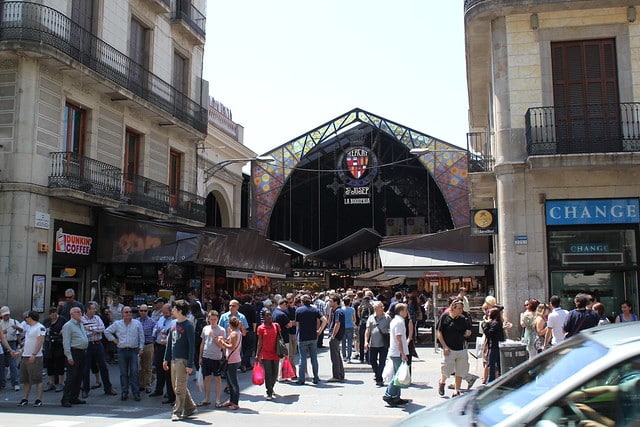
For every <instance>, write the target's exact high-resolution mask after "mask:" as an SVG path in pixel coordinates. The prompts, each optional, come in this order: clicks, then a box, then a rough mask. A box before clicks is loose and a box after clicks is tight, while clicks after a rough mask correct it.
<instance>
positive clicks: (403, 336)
mask: <svg viewBox="0 0 640 427" xmlns="http://www.w3.org/2000/svg"><path fill="white" fill-rule="evenodd" d="M394 312H395V314H396V315H395V316H394V317H393V319H392V320H391V324H390V325H389V335H390V340H389V341H390V343H389V353H388V355H389V358H390V359H391V362H393V372H394V374H395V373H396V372H397V371H398V368H399V367H400V364H401V363H402V362H406V361H408V360H409V358H408V354H409V345H408V343H407V330H406V326H405V319H406V318H407V316H408V315H409V311H408V310H407V305H406V304H404V303H401V302H400V303H397V304H396V305H395V306H394ZM382 399H383V400H384V401H385V402H387V404H388V405H389V406H400V405H405V404H407V403H408V402H409V401H408V400H406V399H402V398H400V387H398V386H397V385H394V384H393V381H389V385H388V386H387V391H386V392H385V393H384V396H383V397H382Z"/></svg>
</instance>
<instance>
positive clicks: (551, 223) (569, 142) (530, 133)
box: [464, 0, 640, 338]
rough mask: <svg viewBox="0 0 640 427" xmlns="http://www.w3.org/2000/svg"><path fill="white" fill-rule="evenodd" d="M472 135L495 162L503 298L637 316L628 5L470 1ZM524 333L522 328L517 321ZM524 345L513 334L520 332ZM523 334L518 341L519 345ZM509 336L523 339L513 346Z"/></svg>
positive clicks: (490, 177)
mask: <svg viewBox="0 0 640 427" xmlns="http://www.w3.org/2000/svg"><path fill="white" fill-rule="evenodd" d="M464 7H465V32H466V35H465V37H466V56H467V76H468V77H467V80H468V90H469V106H470V111H469V121H470V122H469V125H470V131H471V133H470V134H469V139H470V141H473V142H475V145H474V144H473V142H472V146H474V147H475V149H476V150H479V151H481V152H482V153H483V154H484V155H485V156H486V157H487V158H491V159H492V160H493V162H489V163H487V165H488V167H486V168H485V170H484V171H483V172H479V173H472V174H470V176H469V182H470V194H471V209H481V208H497V212H498V233H497V234H496V235H495V236H494V248H495V266H496V267H495V268H496V286H497V289H496V293H497V295H496V296H497V297H498V300H499V301H500V302H501V303H503V304H505V305H506V311H507V317H508V318H509V319H511V320H516V321H517V319H518V313H519V312H520V311H522V305H523V302H524V300H526V299H528V298H537V299H539V300H540V301H548V298H549V297H550V296H551V295H554V294H555V295H559V296H560V297H561V298H562V301H563V306H564V307H565V308H567V309H571V308H573V307H574V305H573V297H574V296H575V295H576V294H577V293H578V292H587V293H590V294H592V295H593V296H595V297H596V298H597V299H598V300H600V301H601V302H602V303H603V304H604V305H605V307H606V312H607V315H608V316H609V317H610V318H613V317H614V316H615V315H616V314H617V313H618V312H619V310H620V303H621V302H622V301H624V300H630V301H631V302H632V304H633V305H634V307H635V309H637V307H638V302H639V301H638V262H639V259H638V251H637V249H638V233H639V232H640V229H639V225H640V221H639V220H640V216H639V215H638V195H639V194H640V185H639V184H638V182H639V181H638V177H639V176H640V166H639V161H640V143H639V141H640V129H639V128H638V116H639V114H640V103H638V100H640V25H639V23H638V22H637V20H636V8H635V7H634V5H633V2H631V1H622V0H620V1H615V0H611V1H589V0H584V1H566V0H545V1H535V0H514V1H497V0H495V1H493V0H466V1H465V3H464ZM514 323H517V322H514ZM514 335H515V334H514ZM514 337H515V336H514ZM514 337H512V338H514Z"/></svg>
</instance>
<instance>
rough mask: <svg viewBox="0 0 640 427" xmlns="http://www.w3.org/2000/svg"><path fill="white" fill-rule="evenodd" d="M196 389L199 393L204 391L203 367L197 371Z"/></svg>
mask: <svg viewBox="0 0 640 427" xmlns="http://www.w3.org/2000/svg"><path fill="white" fill-rule="evenodd" d="M196 387H197V388H198V391H200V392H202V391H204V377H203V376H202V367H200V368H198V370H197V371H196Z"/></svg>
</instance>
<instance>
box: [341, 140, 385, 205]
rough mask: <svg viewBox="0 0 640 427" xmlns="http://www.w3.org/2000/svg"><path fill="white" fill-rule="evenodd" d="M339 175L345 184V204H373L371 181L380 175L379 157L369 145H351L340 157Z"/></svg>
mask: <svg viewBox="0 0 640 427" xmlns="http://www.w3.org/2000/svg"><path fill="white" fill-rule="evenodd" d="M337 166H338V167H337V168H336V169H337V170H338V176H339V177H340V179H341V180H342V182H343V183H344V185H345V188H344V204H345V205H368V204H371V183H372V182H373V180H374V179H375V178H376V176H377V175H378V158H377V157H376V155H375V153H374V152H373V151H371V150H370V149H369V148H368V147H364V146H360V147H351V148H349V149H347V151H345V152H344V153H342V154H341V155H340V157H339V158H338V165H337Z"/></svg>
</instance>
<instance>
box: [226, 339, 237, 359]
mask: <svg viewBox="0 0 640 427" xmlns="http://www.w3.org/2000/svg"><path fill="white" fill-rule="evenodd" d="M236 334H237V332H236ZM238 347H240V338H238V344H236V346H235V347H233V350H231V353H229V356H228V357H227V359H228V358H230V357H231V355H232V354H233V353H235V351H236V350H237V349H238Z"/></svg>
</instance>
